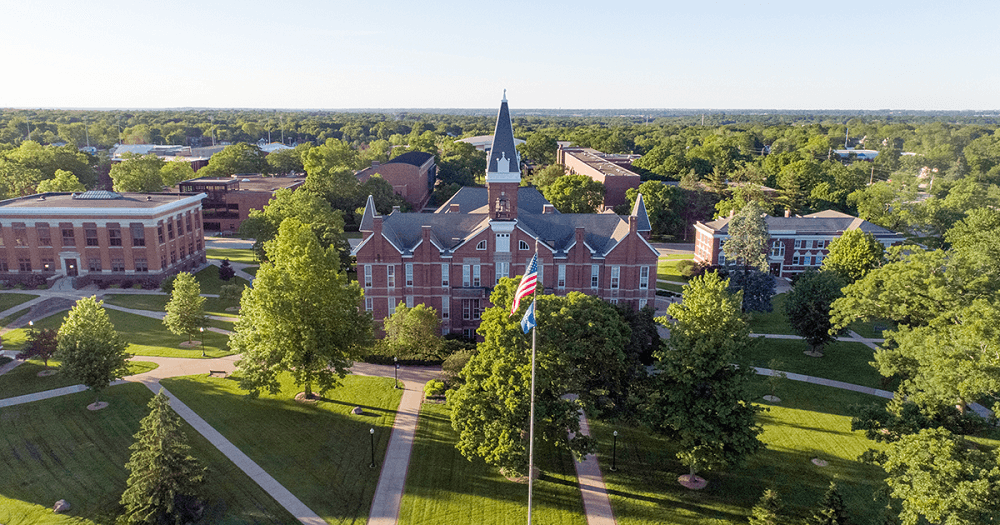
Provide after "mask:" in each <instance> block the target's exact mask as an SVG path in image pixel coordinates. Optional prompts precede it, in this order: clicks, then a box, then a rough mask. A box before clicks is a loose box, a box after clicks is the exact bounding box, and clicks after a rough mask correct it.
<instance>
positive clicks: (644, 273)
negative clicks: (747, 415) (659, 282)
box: [639, 266, 649, 290]
mask: <svg viewBox="0 0 1000 525" xmlns="http://www.w3.org/2000/svg"><path fill="white" fill-rule="evenodd" d="M639 289H640V290H648V289H649V266H640V267H639Z"/></svg>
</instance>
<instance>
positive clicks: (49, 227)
mask: <svg viewBox="0 0 1000 525" xmlns="http://www.w3.org/2000/svg"><path fill="white" fill-rule="evenodd" d="M204 197H205V195H204V194H200V193H199V194H176V193H173V194H170V193H114V192H110V191H88V192H83V193H44V194H41V195H32V196H29V197H21V198H18V199H10V200H6V201H2V202H0V280H5V281H8V282H10V283H22V284H27V285H30V286H37V285H39V284H43V283H45V282H46V281H48V282H51V281H54V280H56V279H58V278H61V277H70V278H72V279H73V282H74V284H75V285H76V286H84V285H87V284H89V283H91V282H105V283H111V282H119V283H121V282H124V281H126V280H129V281H133V282H150V283H158V282H159V281H160V280H161V279H162V278H163V277H165V276H166V275H169V274H172V273H176V272H179V271H182V270H191V269H194V268H196V267H198V266H200V265H202V264H204V263H205V262H206V260H205V236H204V231H203V228H202V216H201V200H202V198H204Z"/></svg>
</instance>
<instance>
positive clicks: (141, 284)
mask: <svg viewBox="0 0 1000 525" xmlns="http://www.w3.org/2000/svg"><path fill="white" fill-rule="evenodd" d="M142 286H143V283H135V284H133V285H132V289H133V290H142Z"/></svg>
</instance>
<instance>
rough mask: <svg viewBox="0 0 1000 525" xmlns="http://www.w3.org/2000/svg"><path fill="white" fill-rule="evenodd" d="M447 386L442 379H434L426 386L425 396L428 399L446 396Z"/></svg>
mask: <svg viewBox="0 0 1000 525" xmlns="http://www.w3.org/2000/svg"><path fill="white" fill-rule="evenodd" d="M444 391H445V385H444V381H441V380H440V379H432V380H430V381H428V382H427V384H426V385H424V395H425V396H427V397H429V398H430V397H440V396H443V395H444Z"/></svg>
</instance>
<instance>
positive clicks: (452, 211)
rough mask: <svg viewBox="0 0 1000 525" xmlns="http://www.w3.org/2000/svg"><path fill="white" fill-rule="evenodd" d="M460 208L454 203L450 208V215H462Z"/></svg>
mask: <svg viewBox="0 0 1000 525" xmlns="http://www.w3.org/2000/svg"><path fill="white" fill-rule="evenodd" d="M458 208H459V206H458V203H457V202H453V203H452V204H451V205H450V206H448V213H461V211H459V209H458Z"/></svg>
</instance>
